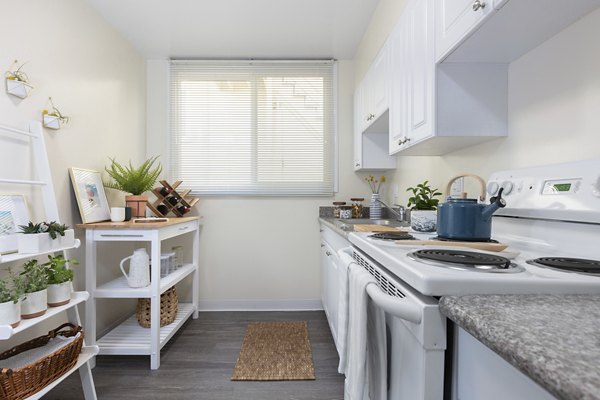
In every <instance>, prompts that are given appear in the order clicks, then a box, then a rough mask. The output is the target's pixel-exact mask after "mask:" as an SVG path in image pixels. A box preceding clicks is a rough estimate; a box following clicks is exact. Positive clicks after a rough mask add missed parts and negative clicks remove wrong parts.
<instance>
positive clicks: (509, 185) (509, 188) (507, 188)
mask: <svg viewBox="0 0 600 400" xmlns="http://www.w3.org/2000/svg"><path fill="white" fill-rule="evenodd" d="M513 186H514V185H513V183H512V182H510V181H504V182H502V187H503V188H504V194H505V195H507V194H510V192H512V190H513Z"/></svg>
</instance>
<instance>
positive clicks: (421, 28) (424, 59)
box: [406, 0, 435, 146]
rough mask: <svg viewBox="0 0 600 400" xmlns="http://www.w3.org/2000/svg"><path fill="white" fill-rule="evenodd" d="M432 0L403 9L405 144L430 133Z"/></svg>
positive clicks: (422, 0)
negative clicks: (406, 79) (405, 34)
mask: <svg viewBox="0 0 600 400" xmlns="http://www.w3.org/2000/svg"><path fill="white" fill-rule="evenodd" d="M433 1H434V0H417V1H415V2H414V3H413V4H412V5H411V7H410V8H409V9H408V10H407V11H408V13H407V17H408V18H407V21H406V22H407V23H408V42H407V55H406V60H407V63H408V68H407V69H408V83H407V90H408V104H407V111H408V133H407V138H408V139H407V142H406V146H410V145H412V144H414V143H416V142H418V141H420V140H422V139H424V138H426V137H428V136H432V135H433V134H434V128H435V121H434V114H433V113H434V107H433V105H434V94H435V93H434V80H435V60H434V57H435V54H434V37H433V35H434V26H433V21H434V19H433Z"/></svg>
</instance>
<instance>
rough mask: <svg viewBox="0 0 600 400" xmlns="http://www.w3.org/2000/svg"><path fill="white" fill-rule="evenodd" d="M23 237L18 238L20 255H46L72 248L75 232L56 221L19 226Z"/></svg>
mask: <svg viewBox="0 0 600 400" xmlns="http://www.w3.org/2000/svg"><path fill="white" fill-rule="evenodd" d="M19 229H20V230H21V233H23V235H19V236H18V238H17V243H18V249H19V253H24V254H27V253H44V252H47V251H50V250H56V249H60V248H69V247H72V246H73V244H74V243H75V232H74V231H73V229H69V227H68V226H67V225H64V224H61V223H58V222H56V221H51V222H40V223H37V224H34V223H33V222H31V221H29V223H28V224H27V225H19Z"/></svg>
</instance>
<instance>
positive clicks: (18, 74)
mask: <svg viewBox="0 0 600 400" xmlns="http://www.w3.org/2000/svg"><path fill="white" fill-rule="evenodd" d="M24 65H25V63H23V64H21V65H19V61H18V60H15V61H13V63H12V65H11V66H10V68H9V70H8V71H6V72H5V74H4V78H5V82H6V93H8V94H11V95H13V96H16V97H18V98H20V99H24V98H26V97H27V96H29V92H30V91H31V89H33V86H31V85H30V84H29V82H28V81H29V78H28V77H27V74H26V73H25V72H23V71H21V68H23V66H24Z"/></svg>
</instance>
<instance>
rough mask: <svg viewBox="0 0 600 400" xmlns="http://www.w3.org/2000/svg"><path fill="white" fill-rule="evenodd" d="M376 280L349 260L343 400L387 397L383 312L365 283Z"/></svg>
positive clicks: (373, 282) (374, 283) (374, 399)
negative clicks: (372, 298) (348, 311)
mask: <svg viewBox="0 0 600 400" xmlns="http://www.w3.org/2000/svg"><path fill="white" fill-rule="evenodd" d="M376 284H377V281H376V280H375V278H373V276H371V274H369V273H368V272H367V271H365V270H364V269H363V268H362V267H360V266H358V265H356V264H350V267H349V285H348V288H349V310H350V314H349V320H348V337H347V343H346V371H345V372H346V381H345V383H344V399H345V400H367V399H370V400H385V399H386V398H387V351H386V341H385V337H386V333H385V313H384V312H383V310H381V309H380V308H378V307H376V305H375V304H372V301H371V299H370V298H369V295H368V294H367V292H366V289H367V286H369V285H376Z"/></svg>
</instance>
